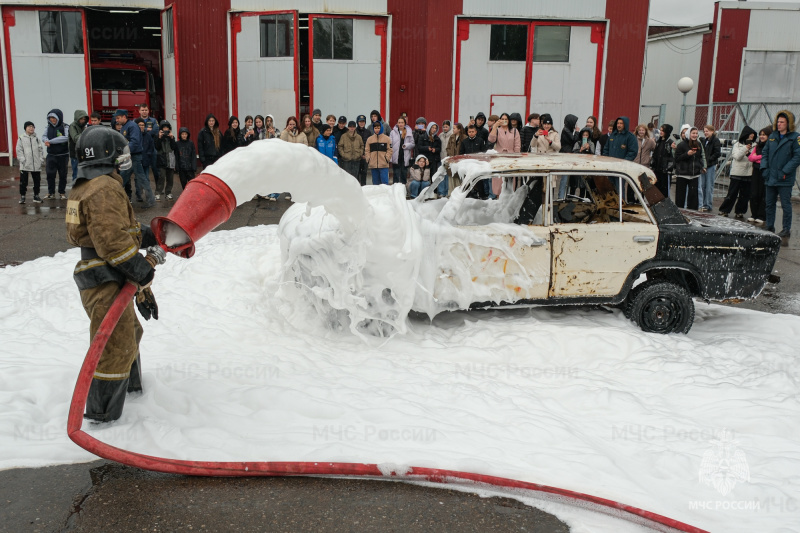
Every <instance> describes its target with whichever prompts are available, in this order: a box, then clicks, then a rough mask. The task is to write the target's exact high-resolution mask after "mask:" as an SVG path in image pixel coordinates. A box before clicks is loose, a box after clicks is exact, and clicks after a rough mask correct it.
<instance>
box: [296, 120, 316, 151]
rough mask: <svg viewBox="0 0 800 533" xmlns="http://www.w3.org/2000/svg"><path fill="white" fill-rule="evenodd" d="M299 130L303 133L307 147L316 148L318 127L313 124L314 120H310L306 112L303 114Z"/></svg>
mask: <svg viewBox="0 0 800 533" xmlns="http://www.w3.org/2000/svg"><path fill="white" fill-rule="evenodd" d="M300 131H302V132H303V133H305V135H306V142H307V143H308V146H309V148H314V149H315V150H316V148H317V137H319V129H318V128H317V127H316V126H315V125H314V122H313V121H312V120H311V115H309V114H308V113H306V114H305V115H303V124H302V125H301V126H300Z"/></svg>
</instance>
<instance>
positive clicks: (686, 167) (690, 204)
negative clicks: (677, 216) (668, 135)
mask: <svg viewBox="0 0 800 533" xmlns="http://www.w3.org/2000/svg"><path fill="white" fill-rule="evenodd" d="M684 131H685V138H684V139H683V140H682V141H681V142H680V144H678V147H677V148H675V178H676V179H675V183H676V189H675V203H676V204H677V205H678V207H680V208H683V207H684V206H686V207H687V208H689V209H694V210H695V211H696V210H697V209H698V207H699V205H698V196H697V181H698V180H699V179H700V174H702V173H703V171H705V170H706V156H705V153H704V152H703V145H702V144H700V141H698V140H697V137H698V135H697V134H698V132H697V128H689V129H688V131H687V130H684ZM681 133H684V132H681Z"/></svg>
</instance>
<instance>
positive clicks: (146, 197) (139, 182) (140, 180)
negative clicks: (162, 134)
mask: <svg viewBox="0 0 800 533" xmlns="http://www.w3.org/2000/svg"><path fill="white" fill-rule="evenodd" d="M131 162H132V166H131V168H130V169H129V170H126V171H125V172H124V173H123V174H122V184H123V186H127V185H128V184H129V183H130V180H131V174H133V175H134V179H135V180H136V194H137V196H143V198H142V200H143V201H144V202H145V204H146V205H148V206H152V205H153V204H154V203H155V202H156V199H155V198H154V197H153V189H151V188H150V176H148V175H147V174H145V172H144V167H142V154H131ZM142 193H144V194H142Z"/></svg>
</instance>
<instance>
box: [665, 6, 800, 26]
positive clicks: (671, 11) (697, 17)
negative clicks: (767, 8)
mask: <svg viewBox="0 0 800 533" xmlns="http://www.w3.org/2000/svg"><path fill="white" fill-rule="evenodd" d="M770 1H772V2H795V3H797V1H798V0H770ZM653 19H656V20H653ZM657 21H663V22H666V23H667V24H669V25H676V26H697V25H698V24H708V23H711V22H713V21H714V0H650V24H651V25H655V26H659V25H661V22H657Z"/></svg>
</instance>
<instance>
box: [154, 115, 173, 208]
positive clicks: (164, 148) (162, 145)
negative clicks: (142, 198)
mask: <svg viewBox="0 0 800 533" xmlns="http://www.w3.org/2000/svg"><path fill="white" fill-rule="evenodd" d="M155 146H156V164H155V165H154V166H153V168H154V169H156V168H157V169H158V173H156V172H153V178H155V181H156V200H160V199H161V193H162V192H163V193H164V194H166V195H167V200H172V182H173V177H174V175H175V170H176V168H177V161H176V159H177V157H176V155H175V151H176V150H177V148H178V146H177V142H176V141H175V135H173V134H172V124H170V123H169V121H167V120H162V121H161V122H160V123H159V124H158V134H157V135H156V138H155Z"/></svg>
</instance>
